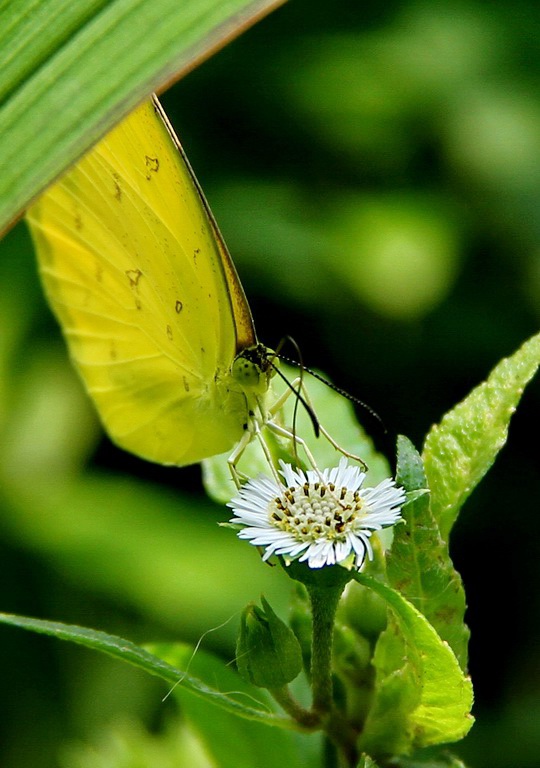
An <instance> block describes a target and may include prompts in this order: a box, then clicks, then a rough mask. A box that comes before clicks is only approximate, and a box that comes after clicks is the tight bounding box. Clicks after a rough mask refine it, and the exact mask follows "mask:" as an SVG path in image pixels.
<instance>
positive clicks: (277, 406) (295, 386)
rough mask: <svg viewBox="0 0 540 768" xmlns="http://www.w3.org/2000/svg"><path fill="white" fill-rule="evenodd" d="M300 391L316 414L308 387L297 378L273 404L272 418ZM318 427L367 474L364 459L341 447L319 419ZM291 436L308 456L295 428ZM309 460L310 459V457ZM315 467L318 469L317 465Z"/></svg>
mask: <svg viewBox="0 0 540 768" xmlns="http://www.w3.org/2000/svg"><path fill="white" fill-rule="evenodd" d="M298 391H300V392H301V394H302V397H303V398H304V400H305V401H306V402H307V404H308V406H309V407H310V408H311V410H312V412H313V413H314V414H315V413H316V411H315V408H314V407H313V404H312V402H311V400H310V397H309V393H308V391H307V387H306V386H305V384H304V382H303V380H302V379H301V378H297V379H295V380H294V381H293V382H291V385H290V387H289V388H288V389H287V390H285V392H284V393H283V394H282V395H281V396H280V397H279V398H278V399H277V400H276V401H275V402H274V403H273V405H272V406H271V408H270V411H269V412H270V414H271V416H275V415H276V413H278V411H280V410H281V408H283V406H284V405H285V403H286V402H287V400H288V399H289V397H291V396H292V395H294V393H295V392H298ZM271 423H272V424H273V423H274V422H271ZM317 425H318V429H319V431H320V433H321V435H323V437H325V438H326V440H328V442H329V443H330V445H331V446H332V447H333V448H335V450H336V451H338V452H339V453H341V454H342V456H345V457H346V458H347V459H351V461H356V462H357V463H358V464H360V466H361V467H362V470H363V471H364V472H367V470H368V466H367V464H366V462H365V461H364V460H363V459H361V458H360V456H357V455H356V454H354V453H351V452H350V451H347V450H346V449H345V448H343V446H341V445H340V444H339V443H338V442H337V441H336V440H335V439H334V438H333V437H332V435H331V434H330V433H329V432H328V430H327V429H325V428H324V427H323V426H322V424H321V423H320V422H319V420H318V419H317ZM268 426H270V424H268ZM276 426H277V425H276ZM289 434H290V435H291V436H292V438H293V442H294V443H295V444H297V445H301V444H302V447H303V448H304V450H305V451H306V455H308V453H307V449H306V446H305V441H304V440H302V439H301V438H299V437H298V435H296V433H295V432H294V428H293V430H291V431H290V432H289ZM308 459H309V455H308ZM309 460H310V462H311V459H309ZM315 467H316V465H315ZM315 467H314V468H315Z"/></svg>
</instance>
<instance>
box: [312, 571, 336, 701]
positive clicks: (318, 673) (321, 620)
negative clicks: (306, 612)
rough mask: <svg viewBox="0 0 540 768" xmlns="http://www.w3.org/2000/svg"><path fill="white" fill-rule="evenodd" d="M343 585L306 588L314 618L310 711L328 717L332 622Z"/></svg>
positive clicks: (330, 683)
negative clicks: (311, 700) (311, 701)
mask: <svg viewBox="0 0 540 768" xmlns="http://www.w3.org/2000/svg"><path fill="white" fill-rule="evenodd" d="M343 588H344V587H343V586H341V585H339V586H331V587H318V586H315V585H309V586H308V593H309V598H310V600H311V613H312V617H313V636H312V641H311V689H312V695H313V703H312V709H313V711H314V712H317V713H319V714H321V715H327V714H329V713H330V712H331V711H332V709H333V706H334V700H333V695H332V694H333V686H332V644H333V636H334V619H335V616H336V609H337V606H338V603H339V598H340V597H341V593H342V592H343Z"/></svg>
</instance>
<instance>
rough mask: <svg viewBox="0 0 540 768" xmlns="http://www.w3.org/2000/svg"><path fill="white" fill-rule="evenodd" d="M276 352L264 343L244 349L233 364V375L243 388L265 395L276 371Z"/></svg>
mask: <svg viewBox="0 0 540 768" xmlns="http://www.w3.org/2000/svg"><path fill="white" fill-rule="evenodd" d="M274 358H275V355H274V352H273V351H272V350H271V349H269V348H268V347H265V346H263V344H254V345H253V346H251V347H246V348H245V349H243V350H242V351H241V352H240V353H239V354H238V355H237V356H236V357H235V359H234V362H233V364H232V369H231V373H232V377H233V379H234V380H235V381H237V382H238V384H240V385H241V387H242V389H243V390H249V391H251V392H253V394H256V395H264V394H265V393H266V392H267V391H268V387H269V386H270V379H271V378H272V376H273V375H274V373H275V362H274Z"/></svg>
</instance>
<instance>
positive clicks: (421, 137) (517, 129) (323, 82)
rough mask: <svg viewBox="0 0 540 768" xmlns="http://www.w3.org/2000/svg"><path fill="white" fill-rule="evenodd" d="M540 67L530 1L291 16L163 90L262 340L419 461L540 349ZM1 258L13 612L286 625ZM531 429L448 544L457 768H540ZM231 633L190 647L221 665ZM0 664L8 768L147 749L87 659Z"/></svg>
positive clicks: (15, 654) (197, 498) (28, 254)
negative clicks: (461, 667) (269, 617)
mask: <svg viewBox="0 0 540 768" xmlns="http://www.w3.org/2000/svg"><path fill="white" fill-rule="evenodd" d="M539 45H540V13H539V11H538V6H537V4H536V3H534V2H522V3H516V2H512V3H510V2H509V0H507V1H506V2H502V1H501V2H492V3H489V4H488V3H473V2H458V3H454V2H448V3H446V4H445V3H442V2H432V3H424V4H422V3H415V2H396V3H386V4H384V7H383V6H381V5H380V4H378V3H373V4H369V3H367V4H359V3H357V2H355V1H354V0H349V1H346V0H340V1H339V2H333V3H328V2H321V1H320V0H319V1H318V2H315V0H310V1H309V2H308V0H296V1H295V2H291V3H290V4H288V5H287V6H285V7H283V8H282V9H280V10H278V11H277V12H275V13H274V14H273V15H272V16H270V17H268V18H267V19H265V20H263V21H262V22H261V23H260V24H259V25H258V26H256V27H255V28H253V29H251V30H249V31H248V32H247V33H246V34H245V35H243V36H242V37H241V38H240V39H239V40H237V41H235V42H234V43H232V44H231V45H230V46H229V47H228V48H227V49H226V50H224V51H222V52H221V53H219V54H218V55H216V56H215V57H214V58H212V60H210V61H209V62H207V63H205V64H204V65H203V66H202V67H200V68H199V69H198V70H197V71H195V72H193V73H191V74H190V75H189V76H188V77H187V78H186V79H185V80H184V81H182V82H181V83H179V84H178V85H177V86H175V87H174V88H172V89H171V90H170V91H168V92H167V93H166V94H164V96H163V101H164V104H165V107H166V109H167V111H168V112H169V114H170V117H171V120H172V122H173V124H174V125H175V128H176V129H177V131H178V133H179V135H180V138H181V139H182V142H183V144H184V147H185V149H186V152H187V154H188V156H189V158H190V160H191V163H192V165H193V167H194V168H195V170H196V173H197V175H198V177H199V180H200V182H201V184H202V186H203V188H204V190H205V192H206V194H207V197H208V199H209V201H210V203H211V205H212V208H213V210H214V213H215V215H216V218H217V220H218V222H219V224H220V226H221V229H222V231H223V234H224V236H225V239H226V241H227V242H228V244H229V248H230V250H231V252H232V254H233V258H234V259H235V262H236V264H237V267H238V270H239V272H240V275H241V278H242V281H243V283H244V287H245V289H246V293H247V295H248V297H249V300H250V304H251V307H252V311H253V314H254V317H255V322H256V325H257V329H258V334H259V337H260V339H261V340H263V341H264V342H265V343H266V344H268V345H270V346H275V345H276V344H277V343H278V342H279V340H280V338H281V337H282V336H284V335H285V334H291V335H293V336H294V337H295V339H296V340H297V341H298V343H299V344H300V345H301V348H302V353H303V356H304V359H305V361H306V363H307V364H308V365H312V366H314V367H318V368H321V369H323V370H324V371H325V372H326V373H327V374H329V375H330V376H331V377H332V378H333V379H334V380H335V381H336V382H337V383H339V385H340V386H342V387H344V388H345V389H347V390H348V391H349V392H351V393H352V394H354V395H356V396H358V397H360V398H361V399H362V400H364V401H366V402H367V403H369V404H370V405H371V406H372V407H373V408H374V409H375V410H376V411H377V412H378V413H379V414H380V415H381V416H382V418H383V419H384V421H385V422H386V423H387V425H388V426H389V427H390V428H391V429H395V430H397V431H399V432H402V433H404V434H406V435H408V436H409V437H410V438H411V439H412V440H413V441H414V442H415V443H416V445H417V446H418V447H421V445H422V442H423V438H424V435H425V433H426V431H427V430H428V429H429V427H430V425H431V424H432V423H434V422H436V421H438V420H439V419H440V418H441V416H442V415H443V413H444V412H445V411H446V410H448V409H449V408H451V407H452V405H454V404H455V403H456V402H457V401H458V400H460V399H461V398H462V397H464V396H465V395H466V394H467V393H468V392H469V391H470V389H471V388H472V387H473V386H475V385H476V384H478V383H479V382H480V381H481V380H482V379H483V378H485V377H486V375H487V374H488V372H489V371H490V369H491V368H492V367H493V366H494V365H495V364H496V363H497V361H498V360H499V359H500V358H501V357H503V356H505V355H508V354H510V353H512V352H513V351H514V350H515V349H516V348H517V347H518V346H519V345H520V344H521V343H522V342H523V341H524V340H525V339H526V338H527V337H529V336H530V335H532V334H533V333H534V332H535V331H536V330H537V327H538V319H539V314H540V313H539V309H538V308H539V306H540V303H539V298H540V91H539V77H540V48H539ZM1 248H2V261H1V264H0V279H1V282H0V329H1V334H0V366H1V371H0V372H1V374H2V376H1V380H0V429H1V434H2V454H3V456H2V458H1V461H0V465H1V475H0V480H1V481H2V488H1V489H0V507H1V509H0V537H1V538H0V575H1V590H2V604H1V607H2V610H5V611H13V612H17V613H26V614H30V615H37V616H41V617H44V618H52V619H58V620H62V621H68V622H79V623H81V624H85V625H88V626H94V627H96V628H102V629H105V630H107V631H111V632H117V633H124V634H125V635H126V636H128V637H130V638H132V639H134V640H141V641H142V640H149V639H156V638H163V639H185V640H188V641H192V642H195V641H196V640H197V639H198V638H199V636H200V635H201V634H202V633H203V632H204V631H206V630H207V629H209V628H211V627H214V626H217V625H218V624H220V623H221V622H222V621H225V620H226V619H227V618H229V617H230V616H231V615H233V614H234V613H235V612H237V611H238V610H239V609H240V608H241V607H242V606H243V605H244V603H245V602H247V601H248V600H252V599H256V598H257V597H258V595H259V592H260V591H261V590H264V591H265V593H266V594H267V595H269V596H270V597H272V598H273V600H274V601H276V602H277V603H278V605H279V602H280V601H281V603H282V604H285V603H286V598H287V594H286V592H287V589H288V585H287V584H286V583H285V581H282V582H279V583H278V585H277V586H276V583H275V582H276V580H275V578H272V579H271V578H270V576H273V574H270V575H269V574H268V573H267V570H268V569H263V568H262V566H260V565H259V564H258V562H257V560H256V558H254V557H251V553H249V552H244V551H243V550H242V549H241V547H242V546H243V545H239V544H238V543H237V542H236V541H235V540H234V537H231V536H230V534H229V533H227V532H225V531H223V530H221V529H218V528H217V526H215V524H214V523H215V521H217V520H220V519H223V511H222V510H221V509H219V508H218V507H214V506H213V505H211V504H210V503H209V502H207V501H205V500H204V497H203V495H202V490H201V483H200V472H199V469H198V468H188V469H184V470H170V469H169V470H166V469H164V468H160V467H153V466H151V465H149V464H145V463H144V462H142V461H139V460H137V459H135V458H133V457H131V456H128V455H127V454H124V453H122V452H121V451H119V450H117V449H115V448H114V447H113V446H111V444H110V443H109V442H108V440H107V439H106V438H104V437H103V436H102V435H101V433H100V432H99V429H98V426H97V424H96V421H95V416H94V414H93V411H92V409H91V407H90V406H89V405H88V403H87V401H86V399H85V397H84V395H83V394H82V393H81V390H80V387H79V385H78V382H77V380H76V379H75V378H74V377H73V375H72V374H71V372H70V368H69V366H68V363H67V361H66V358H65V352H64V349H63V345H62V342H61V340H60V339H59V335H58V332H57V330H56V326H55V324H54V321H53V320H52V318H51V317H50V315H49V313H48V310H47V309H46V307H45V305H44V303H43V299H42V298H41V296H40V292H39V286H38V284H37V281H36V277H35V270H34V265H33V260H32V251H31V246H30V243H29V240H28V236H27V234H26V231H25V229H24V225H19V227H18V228H17V229H16V230H14V231H13V232H12V233H10V235H9V236H8V238H7V239H6V240H5V241H4V243H2V245H1ZM539 408H540V388H539V383H538V381H535V382H533V384H532V385H531V386H530V388H529V389H528V390H527V391H526V392H525V394H524V396H523V399H522V402H521V405H520V407H519V409H518V411H517V413H516V415H515V416H514V418H513V421H512V426H511V430H510V437H509V441H508V444H507V446H506V447H505V449H504V450H503V451H502V453H501V455H500V457H499V458H498V460H497V462H496V464H495V466H494V468H493V470H492V471H491V473H490V474H489V475H488V477H487V478H486V480H485V481H484V483H483V484H482V485H481V486H480V487H479V488H478V489H477V490H476V491H475V493H474V495H473V496H472V497H471V498H470V500H469V501H468V502H467V504H466V507H465V508H464V510H463V513H462V516H461V518H460V520H459V521H458V524H457V525H456V528H455V530H454V533H453V538H452V542H451V545H452V553H453V557H454V560H455V563H456V566H457V568H458V569H459V571H460V572H461V574H462V576H463V578H464V581H465V585H466V590H467V594H468V602H469V611H468V622H469V624H470V627H471V630H472V641H471V646H470V653H471V660H470V671H471V675H472V678H473V682H474V685H475V691H476V707H475V714H476V717H477V724H476V725H475V727H474V728H473V730H472V731H471V733H470V735H469V736H468V737H467V739H466V740H465V741H464V742H463V743H462V744H460V745H459V746H457V747H456V751H457V752H458V753H459V754H461V755H462V756H463V759H465V760H466V762H467V764H470V766H472V767H473V768H518V767H519V768H529V767H531V768H532V767H533V766H540V646H539V642H538V639H537V638H538V633H539V630H540V626H539V623H540V622H539V597H538V595H539V594H540V590H539V586H540V569H539V560H540V547H539V544H538V542H539V541H540V522H539V519H540V516H539V511H540V507H539V502H538V466H539V456H540V451H539V447H538V429H539V424H540V420H539V418H538V415H539ZM201 542H203V543H202V544H201ZM244 549H245V547H244ZM246 569H250V571H249V578H248V579H246V578H245V573H246ZM235 625H236V619H235V620H233V621H232V622H231V623H230V624H229V625H228V626H227V627H226V628H224V629H223V630H221V631H220V632H217V633H214V634H213V635H212V636H210V637H209V639H208V641H207V642H206V643H205V646H206V647H207V648H210V649H214V650H216V651H217V652H220V653H222V654H224V656H225V657H226V658H231V657H232V655H233V651H232V648H233V638H234V632H235ZM0 646H1V651H0V664H1V675H2V683H3V692H4V693H3V696H2V705H1V706H2V708H3V710H4V711H3V712H2V711H0V754H1V757H0V761H1V764H2V766H6V768H23V766H27V765H36V766H37V765H39V766H53V765H58V761H59V760H60V759H63V760H64V763H63V764H64V765H66V764H67V765H69V766H74V767H75V768H76V767H77V766H79V765H81V766H82V765H83V763H82V762H77V761H78V760H80V754H79V752H77V749H79V750H82V749H83V748H82V747H77V748H75V752H70V753H69V757H68V758H66V757H65V753H64V751H63V750H65V748H66V745H70V744H71V745H73V744H74V743H77V742H78V741H87V742H89V743H96V742H98V741H99V739H100V738H101V734H103V732H105V731H106V730H107V729H108V728H109V727H110V728H112V729H115V728H116V729H120V730H121V729H122V728H124V730H125V729H126V728H127V729H128V730H129V728H135V729H137V728H140V727H141V726H138V725H134V723H135V724H136V723H138V722H139V721H142V722H143V723H144V724H145V727H147V728H149V729H150V730H153V731H159V726H160V723H162V721H163V720H164V719H166V717H167V713H168V712H169V709H170V708H171V707H172V705H171V704H170V703H167V704H165V705H163V704H161V697H162V695H163V687H162V686H160V684H159V683H157V682H155V681H152V680H147V679H146V678H144V677H143V676H142V675H139V674H137V673H135V672H132V671H130V670H125V669H123V667H122V665H119V664H116V663H113V662H112V661H111V662H109V661H107V660H106V659H102V658H101V657H97V656H96V655H92V654H91V653H89V652H84V651H82V650H80V649H76V648H71V647H70V646H68V645H64V644H60V643H54V642H52V641H49V640H45V639H43V638H37V637H34V636H32V635H29V634H26V633H23V632H19V631H15V630H12V629H7V628H5V629H2V630H1V632H0ZM29 723H32V727H31V728H30V727H29ZM126 723H129V724H130V725H129V726H126ZM137 733H139V731H137ZM141 738H142V737H141ZM59 755H64V757H63V758H59V757H58V756H59ZM66 760H67V762H66Z"/></svg>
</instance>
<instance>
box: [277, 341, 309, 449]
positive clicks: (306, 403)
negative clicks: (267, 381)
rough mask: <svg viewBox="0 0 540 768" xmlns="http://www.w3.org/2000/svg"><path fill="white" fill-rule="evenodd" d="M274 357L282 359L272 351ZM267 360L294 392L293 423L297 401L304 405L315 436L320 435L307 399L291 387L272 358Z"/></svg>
mask: <svg viewBox="0 0 540 768" xmlns="http://www.w3.org/2000/svg"><path fill="white" fill-rule="evenodd" d="M274 357H277V358H279V359H280V360H282V359H283V358H282V357H281V355H278V353H277V352H274ZM268 362H269V364H270V365H271V366H272V368H273V369H274V371H275V372H276V373H277V375H278V376H279V378H280V379H282V380H283V381H284V382H285V384H286V385H287V386H288V387H289V389H290V390H291V391H292V392H294V395H295V398H296V400H295V405H294V418H293V424H294V423H296V413H297V408H298V403H299V402H300V403H302V405H303V406H304V408H305V410H306V413H307V415H308V416H309V418H310V419H311V423H312V424H313V431H314V432H315V437H319V435H320V433H321V430H320V427H319V420H318V418H317V416H316V415H315V411H314V410H313V408H312V407H311V405H310V404H309V403H308V402H307V400H306V399H305V397H304V396H303V395H302V393H301V392H299V391H298V390H297V389H295V387H293V385H292V384H291V382H290V381H289V379H288V378H287V377H286V376H285V374H284V373H282V372H281V371H280V370H279V368H278V367H277V365H276V364H275V363H273V362H272V360H268ZM285 362H287V361H285ZM297 367H298V364H297ZM302 370H307V368H306V369H302Z"/></svg>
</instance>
